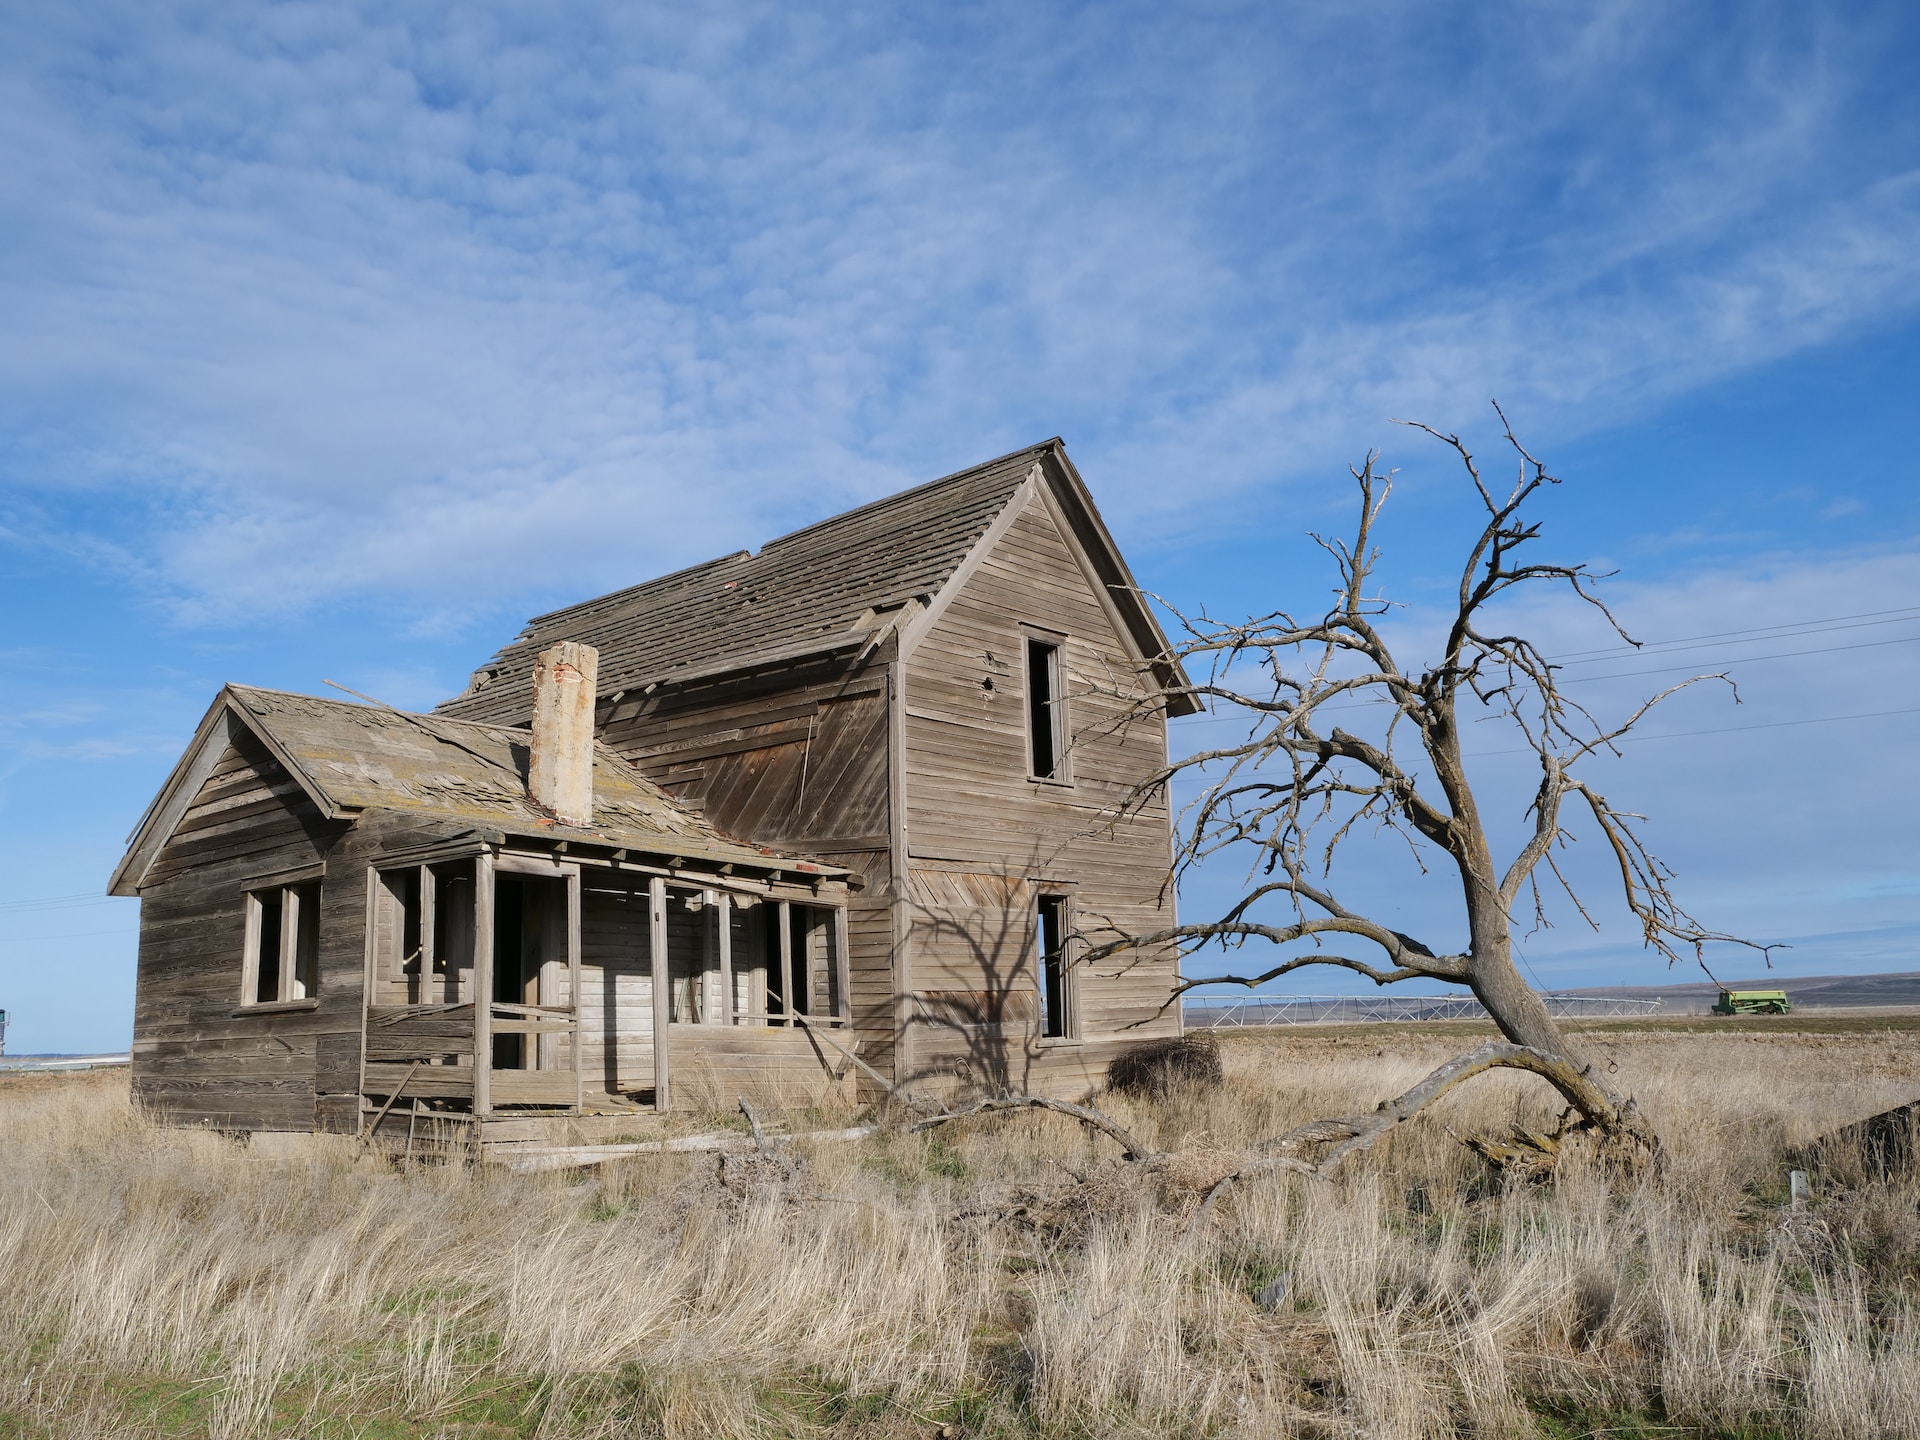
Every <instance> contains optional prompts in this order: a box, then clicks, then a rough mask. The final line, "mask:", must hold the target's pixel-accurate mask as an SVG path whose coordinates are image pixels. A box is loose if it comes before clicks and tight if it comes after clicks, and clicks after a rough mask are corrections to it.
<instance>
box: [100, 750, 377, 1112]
mask: <svg viewBox="0 0 1920 1440" xmlns="http://www.w3.org/2000/svg"><path fill="white" fill-rule="evenodd" d="M345 842H347V827H346V826H345V825H344V824H341V823H340V822H337V821H327V820H325V819H323V818H322V817H321V816H320V813H319V811H318V810H317V809H316V808H315V807H314V806H313V804H312V803H311V802H309V801H308V800H307V799H306V796H305V794H304V792H303V791H302V790H301V788H300V787H299V785H298V784H296V783H295V782H294V780H293V779H292V777H291V776H289V775H288V774H287V772H286V770H285V769H284V768H283V767H282V766H281V765H280V763H279V762H278V761H277V760H275V759H274V758H273V757H272V756H271V755H269V754H268V753H267V752H266V751H265V749H264V748H263V747H261V746H260V745H258V744H257V743H256V742H253V741H251V740H250V739H248V738H246V737H242V738H240V739H238V740H236V741H234V742H231V743H229V745H228V746H227V748H226V751H225V752H224V753H223V754H222V755H221V757H220V761H219V763H218V765H217V766H216V767H215V769H214V771H213V773H212V775H211V776H210V777H209V778H208V779H207V780H206V781H205V783H204V784H202V786H201V787H200V789H199V791H198V793H197V794H196V795H195V796H194V797H193V800H192V803H191V804H190V805H189V807H188V809H187V811H186V815H185V817H184V819H183V820H182V822H181V824H180V825H179V826H178V828H177V829H176V831H175V833H174V837H173V839H172V840H171V841H170V842H169V843H168V844H167V845H166V847H165V848H164V850H163V851H162V852H161V854H160V856H159V858H158V861H157V863H156V864H155V865H154V867H153V869H152V871H151V872H150V874H149V878H148V884H147V886H146V888H145V889H143V891H142V892H141V901H142V903H141V906H140V973H139V979H138V983H137V986H136V990H135V1000H134V1037H133V1066H132V1069H133V1090H134V1095H135V1097H136V1098H137V1099H138V1100H139V1101H140V1102H141V1103H142V1104H144V1105H147V1106H149V1107H151V1108H152V1109H153V1110H154V1111H155V1112H157V1113H158V1114H161V1115H163V1116H165V1117H166V1118H168V1119H171V1120H175V1121H180V1122H186V1123H201V1124H209V1125H215V1126H220V1127H223V1128H232V1129H248V1130H252V1129H268V1130H312V1129H315V1128H319V1129H346V1130H351V1129H353V1128H354V1127H355V1126H357V1124H358V1120H359V1094H360V1030H361V977H362V973H363V965H362V957H363V954H364V948H363V947H364V941H363V935H364V928H363V924H362V917H363V915H364V913H365V905H366V892H365V888H364V883H363V882H362V880H361V878H360V874H357V873H356V872H361V873H363V866H364V856H363V855H362V856H360V857H358V858H359V863H356V856H355V854H354V851H355V849H356V847H355V846H354V845H353V844H351V843H345ZM296 875H297V876H300V877H302V878H305V877H307V876H311V875H318V876H319V878H320V882H321V885H320V898H321V912H320V946H319V986H318V994H316V995H315V996H313V997H311V998H310V999H307V1000H302V1001H299V1002H296V1003H293V1004H289V1005H271V1006H246V1005H243V1004H242V995H241V976H242V970H243V960H244V952H245V945H246V903H247V901H246V897H247V892H248V891H249V890H250V889H253V888H256V887H259V886H263V885H267V884H270V883H278V882H280V881H281V880H283V879H285V878H291V877H293V876H296Z"/></svg>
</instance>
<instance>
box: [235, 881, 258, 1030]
mask: <svg viewBox="0 0 1920 1440" xmlns="http://www.w3.org/2000/svg"><path fill="white" fill-rule="evenodd" d="M246 903H247V929H246V942H245V943H246V947H247V948H246V950H245V951H244V952H243V954H242V958H241V964H240V1003H241V1004H242V1005H251V1004H253V1003H254V1002H256V1001H257V1000H258V999H259V998H260V896H259V894H258V892H256V891H252V890H249V891H248V892H247V902H246Z"/></svg>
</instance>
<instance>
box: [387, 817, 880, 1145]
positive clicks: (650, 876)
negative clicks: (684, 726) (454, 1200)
mask: <svg viewBox="0 0 1920 1440" xmlns="http://www.w3.org/2000/svg"><path fill="white" fill-rule="evenodd" d="M375 882H376V883H375V884H374V885H373V886H372V887H371V889H372V893H371V898H370V913H369V917H368V934H369V945H368V984H367V997H368V1003H367V1006H366V1015H365V1030H364V1034H365V1043H364V1046H363V1049H362V1057H363V1058H362V1065H361V1083H360V1092H361V1102H360V1111H361V1122H360V1128H361V1130H362V1131H363V1133H368V1134H377V1135H378V1136H380V1137H381V1138H382V1139H383V1140H397V1139H402V1138H405V1139H406V1140H407V1141H408V1142H409V1143H419V1144H422V1145H423V1146H425V1147H426V1148H440V1146H439V1143H433V1144H430V1145H429V1144H428V1143H427V1142H425V1141H423V1140H422V1136H423V1135H424V1134H426V1133H428V1132H431V1133H432V1134H434V1135H435V1136H439V1137H441V1139H442V1140H444V1138H445V1136H447V1135H450V1134H453V1133H464V1134H466V1135H467V1136H468V1138H469V1140H472V1139H480V1140H482V1141H484V1142H489V1143H490V1142H491V1141H493V1140H494V1139H501V1140H506V1139H508V1138H509V1137H512V1138H525V1139H541V1140H548V1141H552V1140H558V1139H564V1140H565V1142H566V1143H594V1142H597V1141H601V1140H606V1139H613V1138H618V1137H620V1136H632V1135H637V1134H640V1133H643V1130H644V1131H650V1130H651V1129H652V1128H653V1127H652V1126H651V1125H643V1122H644V1121H646V1120H647V1118H648V1117H650V1116H660V1115H665V1114H667V1113H668V1112H670V1111H674V1110H681V1111H700V1110H710V1109H731V1108H732V1107H733V1106H734V1105H735V1104H736V1103H737V1101H738V1099H739V1098H740V1097H741V1096H745V1097H747V1098H749V1099H751V1100H753V1101H755V1102H757V1103H761V1104H766V1105H769V1106H777V1107H794V1106H804V1105H817V1104H820V1103H822V1102H823V1101H826V1100H830V1099H836V1098H842V1097H846V1098H851V1096H852V1093H853V1084H854V1072H855V1070H856V1069H857V1062H856V1061H855V1060H854V1058H853V1056H854V1053H855V1052H856V1049H857V1046H856V1043H855V1041H854V1038H853V1036H852V1035H851V1033H850V1005H849V1001H850V992H851V987H850V983H849V977H848V973H847V965H848V961H847V955H848V951H847V937H846V909H845V895H846V886H845V884H844V883H841V882H838V881H834V880H829V879H826V878H824V877H822V878H811V877H809V878H806V879H799V878H791V879H790V878H788V877H786V876H784V875H782V874H780V873H779V872H773V873H771V874H770V875H768V876H767V877H765V878H751V879H750V878H746V877H742V876H740V875H738V874H737V873H732V872H731V871H730V870H729V871H720V870H716V871H714V872H711V873H702V872H699V871H695V870H691V869H689V868H687V867H686V866H685V865H684V863H681V864H678V865H670V866H664V867H663V866H659V865H650V864H648V863H646V862H644V861H635V860H633V859H631V858H629V857H627V856H625V855H624V854H609V855H605V856H602V855H596V854H592V853H586V854H582V853H577V852H576V853H553V852H535V851H532V850H531V849H525V848H521V849H511V848H510V849H498V850H496V849H482V850H480V851H479V852H478V853H467V854H436V855H431V856H420V857H418V858H415V859H412V860H411V862H410V863H407V864H401V865H382V866H379V867H377V869H376V871H375ZM656 958H657V959H658V961H659V963H658V964H656ZM481 996H487V997H490V998H488V999H487V1000H486V1001H485V1002H484V1003H483V1002H482V1001H481V1000H480V999H479V998H478V997H481ZM556 1122H559V1123H556ZM523 1132H524V1133H523Z"/></svg>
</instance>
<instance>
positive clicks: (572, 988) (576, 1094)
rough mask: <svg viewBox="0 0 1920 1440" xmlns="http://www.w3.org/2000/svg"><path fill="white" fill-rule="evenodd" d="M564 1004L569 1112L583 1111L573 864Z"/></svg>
mask: <svg viewBox="0 0 1920 1440" xmlns="http://www.w3.org/2000/svg"><path fill="white" fill-rule="evenodd" d="M567 1004H568V1005H569V1006H570V1007H571V1008H572V1010H573V1025H572V1035H573V1038H572V1040H571V1041H570V1042H569V1045H568V1051H569V1053H568V1055H567V1059H568V1060H569V1061H571V1062H572V1065H573V1113H574V1114H576V1115H583V1114H585V1113H586V1109H587V1092H586V1084H587V1081H586V1073H587V1067H586V1065H585V1064H583V1063H582V1062H583V1060H584V1058H585V1050H586V1038H587V1037H586V1035H585V1034H584V1033H583V1032H582V1031H581V1028H580V1015H581V1006H580V871H579V870H578V869H577V868H576V869H575V870H574V872H573V873H572V874H571V875H569V876H567Z"/></svg>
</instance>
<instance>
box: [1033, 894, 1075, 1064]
mask: <svg viewBox="0 0 1920 1440" xmlns="http://www.w3.org/2000/svg"><path fill="white" fill-rule="evenodd" d="M1049 905H1052V906H1054V907H1056V908H1055V911H1054V915H1055V919H1054V924H1055V926H1056V927H1057V930H1058V936H1057V939H1058V944H1057V946H1056V948H1055V949H1054V951H1053V952H1052V954H1051V956H1050V955H1049V953H1048V952H1047V951H1046V950H1045V949H1044V948H1043V946H1044V944H1045V937H1046V910H1047V907H1048V906H1049ZM1029 913H1030V914H1031V915H1032V917H1033V936H1034V939H1033V962H1034V964H1033V969H1034V974H1033V988H1034V995H1035V998H1036V1001H1037V1005H1036V1010H1037V1012H1038V1013H1037V1014H1036V1016H1035V1019H1036V1021H1037V1024H1036V1027H1035V1028H1036V1030H1037V1031H1038V1033H1037V1035H1036V1036H1035V1038H1036V1040H1037V1041H1038V1043H1039V1044H1041V1045H1042V1046H1047V1045H1077V1044H1079V1043H1080V1040H1081V1035H1080V986H1079V977H1078V975H1077V973H1076V971H1075V969H1074V965H1073V894H1072V892H1071V891H1069V890H1060V889H1053V888H1051V887H1041V888H1037V889H1035V891H1034V894H1033V905H1032V908H1031V910H1030V911H1029ZM1055 957H1057V958H1055ZM1056 969H1057V973H1058V977H1059V995H1060V1033H1059V1034H1057V1035H1055V1034H1052V1033H1051V1032H1050V1026H1051V1023H1052V1013H1051V1012H1052V1009H1053V1007H1052V1005H1051V1003H1050V1001H1051V999H1052V995H1053V988H1054V987H1053V985H1052V983H1051V975H1052V973H1053V972H1054V971H1055V970H1056Z"/></svg>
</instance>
